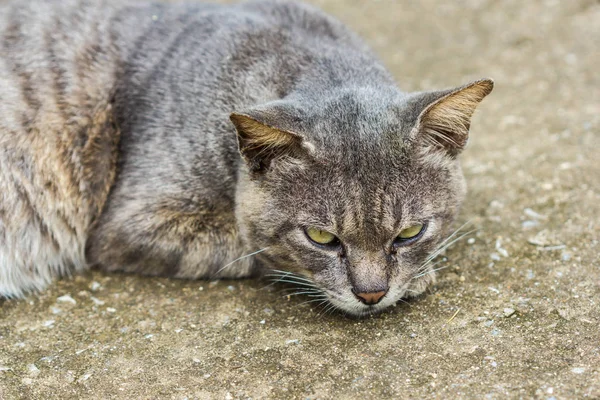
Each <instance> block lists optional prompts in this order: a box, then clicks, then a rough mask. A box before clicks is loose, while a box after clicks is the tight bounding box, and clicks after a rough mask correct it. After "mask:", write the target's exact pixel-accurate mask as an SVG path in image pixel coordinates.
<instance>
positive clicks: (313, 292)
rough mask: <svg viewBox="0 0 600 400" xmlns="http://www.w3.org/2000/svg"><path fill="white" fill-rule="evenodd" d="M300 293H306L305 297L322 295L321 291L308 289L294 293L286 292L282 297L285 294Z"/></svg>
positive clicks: (296, 294) (293, 294)
mask: <svg viewBox="0 0 600 400" xmlns="http://www.w3.org/2000/svg"><path fill="white" fill-rule="evenodd" d="M302 294H306V295H308V296H307V297H316V295H319V296H323V294H322V292H321V291H320V290H309V291H303V292H295V293H290V294H286V295H284V297H286V296H299V295H302Z"/></svg>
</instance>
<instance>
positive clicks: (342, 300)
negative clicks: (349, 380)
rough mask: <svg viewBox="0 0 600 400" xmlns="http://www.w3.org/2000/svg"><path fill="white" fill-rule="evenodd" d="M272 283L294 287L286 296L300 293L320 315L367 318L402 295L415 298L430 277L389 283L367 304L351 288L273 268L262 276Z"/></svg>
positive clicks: (423, 289) (428, 282) (428, 281)
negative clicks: (329, 285) (322, 283)
mask: <svg viewBox="0 0 600 400" xmlns="http://www.w3.org/2000/svg"><path fill="white" fill-rule="evenodd" d="M266 276H267V277H268V278H270V279H271V280H272V281H273V282H275V283H286V284H290V285H293V286H295V288H293V289H292V292H290V293H289V294H288V295H293V296H295V295H302V296H304V297H307V298H308V300H306V301H304V302H303V303H309V304H312V305H314V306H316V307H317V308H319V309H320V312H321V313H322V314H329V313H334V312H339V313H341V314H343V315H346V316H351V317H357V318H361V317H367V316H371V315H376V314H379V313H381V312H382V311H384V310H386V309H388V308H389V307H391V306H394V305H395V304H396V303H398V302H399V301H402V298H404V297H415V296H417V295H419V294H421V293H423V292H424V291H425V289H426V288H427V286H428V285H429V284H430V283H431V278H429V277H422V278H421V279H418V280H416V281H415V280H410V281H408V282H405V283H404V284H402V285H398V284H397V285H393V286H392V287H390V289H389V290H388V292H387V293H385V295H383V296H381V299H379V301H377V302H376V303H372V304H368V303H365V302H364V301H361V300H360V299H359V298H357V296H356V294H355V293H353V291H352V289H351V287H347V288H344V289H335V290H332V289H325V288H323V287H321V286H319V285H318V284H317V283H316V282H315V281H314V280H312V279H310V278H308V277H305V276H301V275H298V274H295V273H292V272H288V271H280V270H273V271H271V272H270V273H269V274H267V275H266Z"/></svg>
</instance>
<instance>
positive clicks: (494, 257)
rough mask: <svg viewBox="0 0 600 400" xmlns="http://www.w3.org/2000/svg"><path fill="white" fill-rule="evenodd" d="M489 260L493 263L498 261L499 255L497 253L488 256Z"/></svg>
mask: <svg viewBox="0 0 600 400" xmlns="http://www.w3.org/2000/svg"><path fill="white" fill-rule="evenodd" d="M490 258H491V259H492V260H494V261H500V255H499V254H498V253H492V254H490Z"/></svg>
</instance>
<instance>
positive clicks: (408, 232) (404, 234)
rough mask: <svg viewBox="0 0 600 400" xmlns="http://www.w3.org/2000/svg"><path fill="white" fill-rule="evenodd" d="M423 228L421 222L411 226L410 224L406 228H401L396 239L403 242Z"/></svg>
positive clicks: (412, 237)
mask: <svg viewBox="0 0 600 400" xmlns="http://www.w3.org/2000/svg"><path fill="white" fill-rule="evenodd" d="M424 230H425V226H424V225H423V224H416V225H413V226H410V227H408V228H406V229H402V230H401V231H400V234H399V235H398V239H397V240H398V241H400V242H403V241H406V240H410V239H414V238H416V237H417V236H419V234H421V232H423V231H424Z"/></svg>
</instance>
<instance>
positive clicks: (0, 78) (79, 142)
mask: <svg viewBox="0 0 600 400" xmlns="http://www.w3.org/2000/svg"><path fill="white" fill-rule="evenodd" d="M110 23H111V21H110V19H109V18H107V17H106V16H104V14H103V7H102V3H98V2H95V4H92V2H89V3H88V2H80V1H72V0H67V1H61V2H53V1H31V2H10V3H8V4H3V5H2V6H0V87H1V88H2V95H1V96H0V171H1V173H0V193H2V197H1V198H0V237H2V238H3V240H2V241H1V242H0V293H2V294H5V295H6V294H8V295H19V294H20V293H22V292H23V290H26V289H33V288H37V287H41V286H43V285H44V284H45V283H47V282H48V281H49V280H50V277H51V276H52V275H56V274H61V273H65V272H67V271H69V270H71V269H72V268H76V269H80V268H83V267H84V265H85V261H84V254H83V248H84V243H85V239H86V234H87V231H88V228H89V226H90V224H91V223H92V222H93V220H94V219H95V218H96V217H97V216H98V215H99V213H100V210H101V209H102V207H103V205H104V202H105V201H106V198H107V196H108V192H109V188H110V186H111V184H112V183H113V179H114V170H115V162H116V155H117V154H116V152H117V144H118V139H119V132H118V129H117V128H116V125H115V124H114V120H113V115H112V110H111V104H110V97H111V91H112V90H113V87H114V82H115V79H116V76H117V75H118V70H119V68H120V63H119V62H118V49H117V48H116V43H115V40H114V38H112V37H111V36H110V34H107V33H109V32H110V29H109V25H110Z"/></svg>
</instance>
